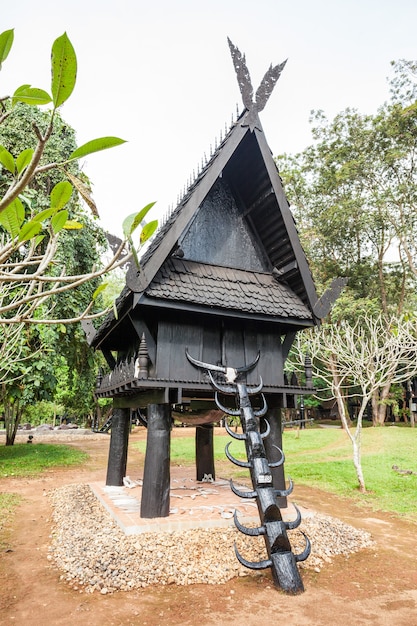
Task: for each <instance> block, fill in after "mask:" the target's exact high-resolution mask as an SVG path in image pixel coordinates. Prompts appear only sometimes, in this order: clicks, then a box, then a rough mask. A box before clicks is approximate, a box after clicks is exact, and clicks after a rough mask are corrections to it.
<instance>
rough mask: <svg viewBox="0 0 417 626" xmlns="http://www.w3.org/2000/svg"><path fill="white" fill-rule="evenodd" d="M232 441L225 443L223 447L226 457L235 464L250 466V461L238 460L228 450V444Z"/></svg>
mask: <svg viewBox="0 0 417 626" xmlns="http://www.w3.org/2000/svg"><path fill="white" fill-rule="evenodd" d="M231 443H232V442H231V441H229V443H228V444H227V446H226V447H225V449H224V452H225V454H226V456H227V458H228V459H229V461H231V462H232V463H234V464H235V465H238V466H239V467H249V468H251V467H252V463H249V462H248V461H239V460H238V459H235V458H234V457H233V456H232V455H231V454H230V452H229V446H230V444H231Z"/></svg>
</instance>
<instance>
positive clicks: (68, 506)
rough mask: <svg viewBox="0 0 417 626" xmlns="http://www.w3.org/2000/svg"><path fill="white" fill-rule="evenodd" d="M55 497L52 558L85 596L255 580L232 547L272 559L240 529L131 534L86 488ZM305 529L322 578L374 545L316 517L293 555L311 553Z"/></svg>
mask: <svg viewBox="0 0 417 626" xmlns="http://www.w3.org/2000/svg"><path fill="white" fill-rule="evenodd" d="M49 495H50V498H51V502H52V506H53V521H54V530H53V534H52V544H51V547H50V551H49V555H48V559H49V560H50V561H51V562H52V563H54V564H55V566H56V567H58V569H60V570H61V571H62V572H63V573H62V574H61V579H62V580H65V581H67V582H68V583H69V584H70V586H72V587H73V588H76V589H79V590H80V591H81V590H83V591H85V592H88V593H92V592H94V591H97V592H100V593H102V594H107V593H112V592H114V591H119V590H122V591H129V590H132V589H137V588H140V587H147V586H148V585H154V584H159V585H170V584H176V585H191V584H195V583H205V584H219V583H225V582H226V581H228V580H230V579H232V578H235V577H237V576H248V575H256V574H254V572H253V571H251V570H248V569H247V568H245V567H243V566H241V565H240V563H239V562H238V561H237V559H236V556H235V553H234V543H236V546H237V548H238V550H239V552H240V554H241V555H242V556H244V557H245V558H246V559H247V560H249V561H258V560H261V559H265V558H267V555H266V551H265V544H264V539H263V538H262V537H259V538H256V537H247V536H245V535H243V534H242V533H240V532H239V531H237V530H236V529H235V528H207V529H205V528H200V529H192V530H187V531H183V532H179V531H174V532H158V533H156V532H155V533H142V534H138V535H129V536H126V535H125V534H124V533H123V531H122V530H121V529H120V528H119V526H118V525H117V524H116V523H115V522H114V521H113V519H112V518H111V516H110V515H109V513H108V512H107V511H106V510H105V509H104V508H103V507H102V505H101V504H100V502H99V501H98V500H97V498H96V496H95V495H94V493H93V492H92V491H91V489H90V487H89V486H88V485H85V484H77V485H67V486H65V487H62V488H60V489H56V490H54V491H53V492H51V493H50V494H49ZM300 531H303V532H304V533H305V534H306V535H307V536H308V537H309V539H310V541H311V544H312V552H311V555H310V556H309V558H308V559H307V561H304V562H303V563H300V564H299V565H300V567H304V568H309V569H314V570H315V571H317V572H319V571H320V569H321V568H322V566H323V564H324V563H326V562H330V561H331V560H332V557H334V556H336V555H339V554H343V555H349V554H352V553H353V552H357V551H358V550H362V549H364V548H368V547H370V546H371V545H372V543H373V542H372V540H371V536H370V535H369V533H366V532H363V531H359V530H356V529H355V528H352V527H351V526H348V525H346V524H344V523H343V522H341V521H340V520H337V519H334V518H332V517H329V516H326V515H321V514H314V515H312V516H311V517H307V518H305V519H304V520H303V522H302V524H301V526H300V527H299V529H297V530H293V531H288V536H289V538H290V541H291V545H292V547H293V551H294V552H295V553H301V552H302V551H303V550H304V547H305V539H304V537H303V535H302V534H301V532H300Z"/></svg>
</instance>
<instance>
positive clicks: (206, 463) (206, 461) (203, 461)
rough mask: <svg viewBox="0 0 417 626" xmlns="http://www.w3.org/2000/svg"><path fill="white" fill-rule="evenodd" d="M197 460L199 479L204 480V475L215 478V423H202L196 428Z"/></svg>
mask: <svg viewBox="0 0 417 626" xmlns="http://www.w3.org/2000/svg"><path fill="white" fill-rule="evenodd" d="M195 462H196V469H197V480H203V478H204V475H205V474H206V475H207V476H211V477H212V478H213V480H215V478H216V476H215V469H214V450H213V424H202V425H201V426H196V429H195Z"/></svg>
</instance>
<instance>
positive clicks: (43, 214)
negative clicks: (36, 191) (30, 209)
mask: <svg viewBox="0 0 417 626" xmlns="http://www.w3.org/2000/svg"><path fill="white" fill-rule="evenodd" d="M56 211H57V210H56V209H44V210H43V211H40V212H39V213H37V214H36V215H35V216H34V217H33V221H34V222H44V221H45V220H49V218H50V217H52V216H53V215H55V213H56Z"/></svg>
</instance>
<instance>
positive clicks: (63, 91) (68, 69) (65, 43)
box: [51, 33, 77, 109]
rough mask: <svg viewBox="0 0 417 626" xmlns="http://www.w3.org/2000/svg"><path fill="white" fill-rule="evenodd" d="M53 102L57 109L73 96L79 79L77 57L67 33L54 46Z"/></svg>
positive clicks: (52, 63)
mask: <svg viewBox="0 0 417 626" xmlns="http://www.w3.org/2000/svg"><path fill="white" fill-rule="evenodd" d="M51 65H52V67H51V69H52V83H51V90H52V100H53V103H54V107H55V108H56V109H57V108H58V107H59V106H61V104H63V103H64V102H65V101H66V100H68V98H69V97H70V95H71V94H72V92H73V90H74V87H75V81H76V78H77V57H76V55H75V51H74V48H73V47H72V43H71V42H70V40H69V39H68V36H67V33H64V34H63V35H61V37H58V39H56V40H55V41H54V43H53V45H52V61H51Z"/></svg>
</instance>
